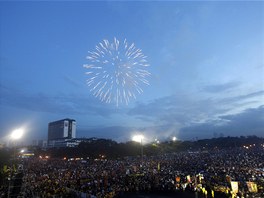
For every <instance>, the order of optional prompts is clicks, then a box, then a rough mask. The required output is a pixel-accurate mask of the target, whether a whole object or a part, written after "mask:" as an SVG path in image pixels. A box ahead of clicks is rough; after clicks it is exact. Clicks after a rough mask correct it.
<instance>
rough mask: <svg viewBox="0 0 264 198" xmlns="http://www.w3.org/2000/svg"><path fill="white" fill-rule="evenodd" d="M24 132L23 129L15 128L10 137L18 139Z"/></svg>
mask: <svg viewBox="0 0 264 198" xmlns="http://www.w3.org/2000/svg"><path fill="white" fill-rule="evenodd" d="M23 134H24V129H22V128H20V129H16V130H14V131H13V132H12V133H11V135H10V137H11V140H19V139H20V138H21V137H22V136H23Z"/></svg>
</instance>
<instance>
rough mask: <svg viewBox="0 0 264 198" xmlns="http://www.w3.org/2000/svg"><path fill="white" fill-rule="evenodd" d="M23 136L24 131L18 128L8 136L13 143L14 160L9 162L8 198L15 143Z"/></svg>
mask: <svg viewBox="0 0 264 198" xmlns="http://www.w3.org/2000/svg"><path fill="white" fill-rule="evenodd" d="M23 134H24V129H22V128H19V129H15V130H14V131H13V132H12V133H11V134H10V140H13V143H14V148H13V149H14V153H13V154H14V159H13V160H12V161H11V169H10V180H9V186H8V198H9V197H10V190H11V179H12V176H13V161H14V160H15V157H16V141H17V140H19V139H20V138H21V137H22V136H23Z"/></svg>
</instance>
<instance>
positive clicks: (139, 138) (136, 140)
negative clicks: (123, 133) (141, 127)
mask: <svg viewBox="0 0 264 198" xmlns="http://www.w3.org/2000/svg"><path fill="white" fill-rule="evenodd" d="M144 138H145V137H144V136H143V135H134V136H133V137H132V140H133V141H135V142H141V143H142V141H143V140H144Z"/></svg>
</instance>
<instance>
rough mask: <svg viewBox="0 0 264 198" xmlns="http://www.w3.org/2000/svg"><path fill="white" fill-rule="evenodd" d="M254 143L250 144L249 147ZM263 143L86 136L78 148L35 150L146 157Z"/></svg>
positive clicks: (50, 153) (252, 138)
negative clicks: (145, 140) (139, 140)
mask: <svg viewBox="0 0 264 198" xmlns="http://www.w3.org/2000/svg"><path fill="white" fill-rule="evenodd" d="M250 145H251V146H250ZM261 145H262V147H263V145H264V138H260V137H257V136H247V137H244V136H240V137H220V138H213V139H203V140H197V141H164V142H160V143H156V142H152V143H149V144H145V145H143V146H142V145H141V144H140V143H137V142H132V141H129V142H126V143H117V142H115V141H113V140H109V139H96V138H91V139H86V141H84V142H81V143H80V144H79V146H78V147H74V148H50V149H48V150H46V151H43V150H41V149H37V150H35V154H36V155H48V156H51V157H60V158H63V157H67V158H70V157H74V158H76V157H79V158H85V159H86V158H87V157H88V158H91V159H94V158H108V159H109V158H111V159H113V158H122V157H127V156H139V157H140V156H141V152H142V149H143V155H144V156H150V155H160V154H165V153H173V152H181V151H190V152H197V151H208V150H219V149H226V148H235V147H243V146H246V147H248V148H251V147H252V148H253V147H260V146H261Z"/></svg>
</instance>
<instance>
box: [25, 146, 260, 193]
mask: <svg viewBox="0 0 264 198" xmlns="http://www.w3.org/2000/svg"><path fill="white" fill-rule="evenodd" d="M263 151H264V148H249V149H247V148H235V149H234V148H232V149H230V150H212V151H199V152H181V153H173V154H164V155H159V156H148V157H146V156H144V157H143V158H141V157H127V158H125V159H117V160H110V159H107V157H106V158H102V157H101V158H99V159H93V160H91V159H90V160H87V159H80V158H78V159H66V158H64V159H51V158H48V159H47V158H44V159H43V158H42V159H41V158H32V159H27V160H24V178H23V188H22V193H21V196H24V197H40V198H42V197H92V198H95V197H96V198H111V197H118V196H122V195H124V194H126V193H131V192H152V193H153V192H175V191H193V192H195V191H200V193H201V194H202V196H204V197H217V196H215V195H216V194H215V193H218V195H219V193H220V192H222V193H223V194H224V195H225V197H232V196H233V197H235V196H236V197H264V189H263V187H264V152H263ZM231 181H237V182H238V190H237V192H236V193H235V195H234V191H235V190H234V189H232V187H231V185H230V183H231ZM249 181H250V182H252V183H254V184H256V186H257V191H254V192H253V191H252V189H249V187H248V186H247V183H246V182H249Z"/></svg>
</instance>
